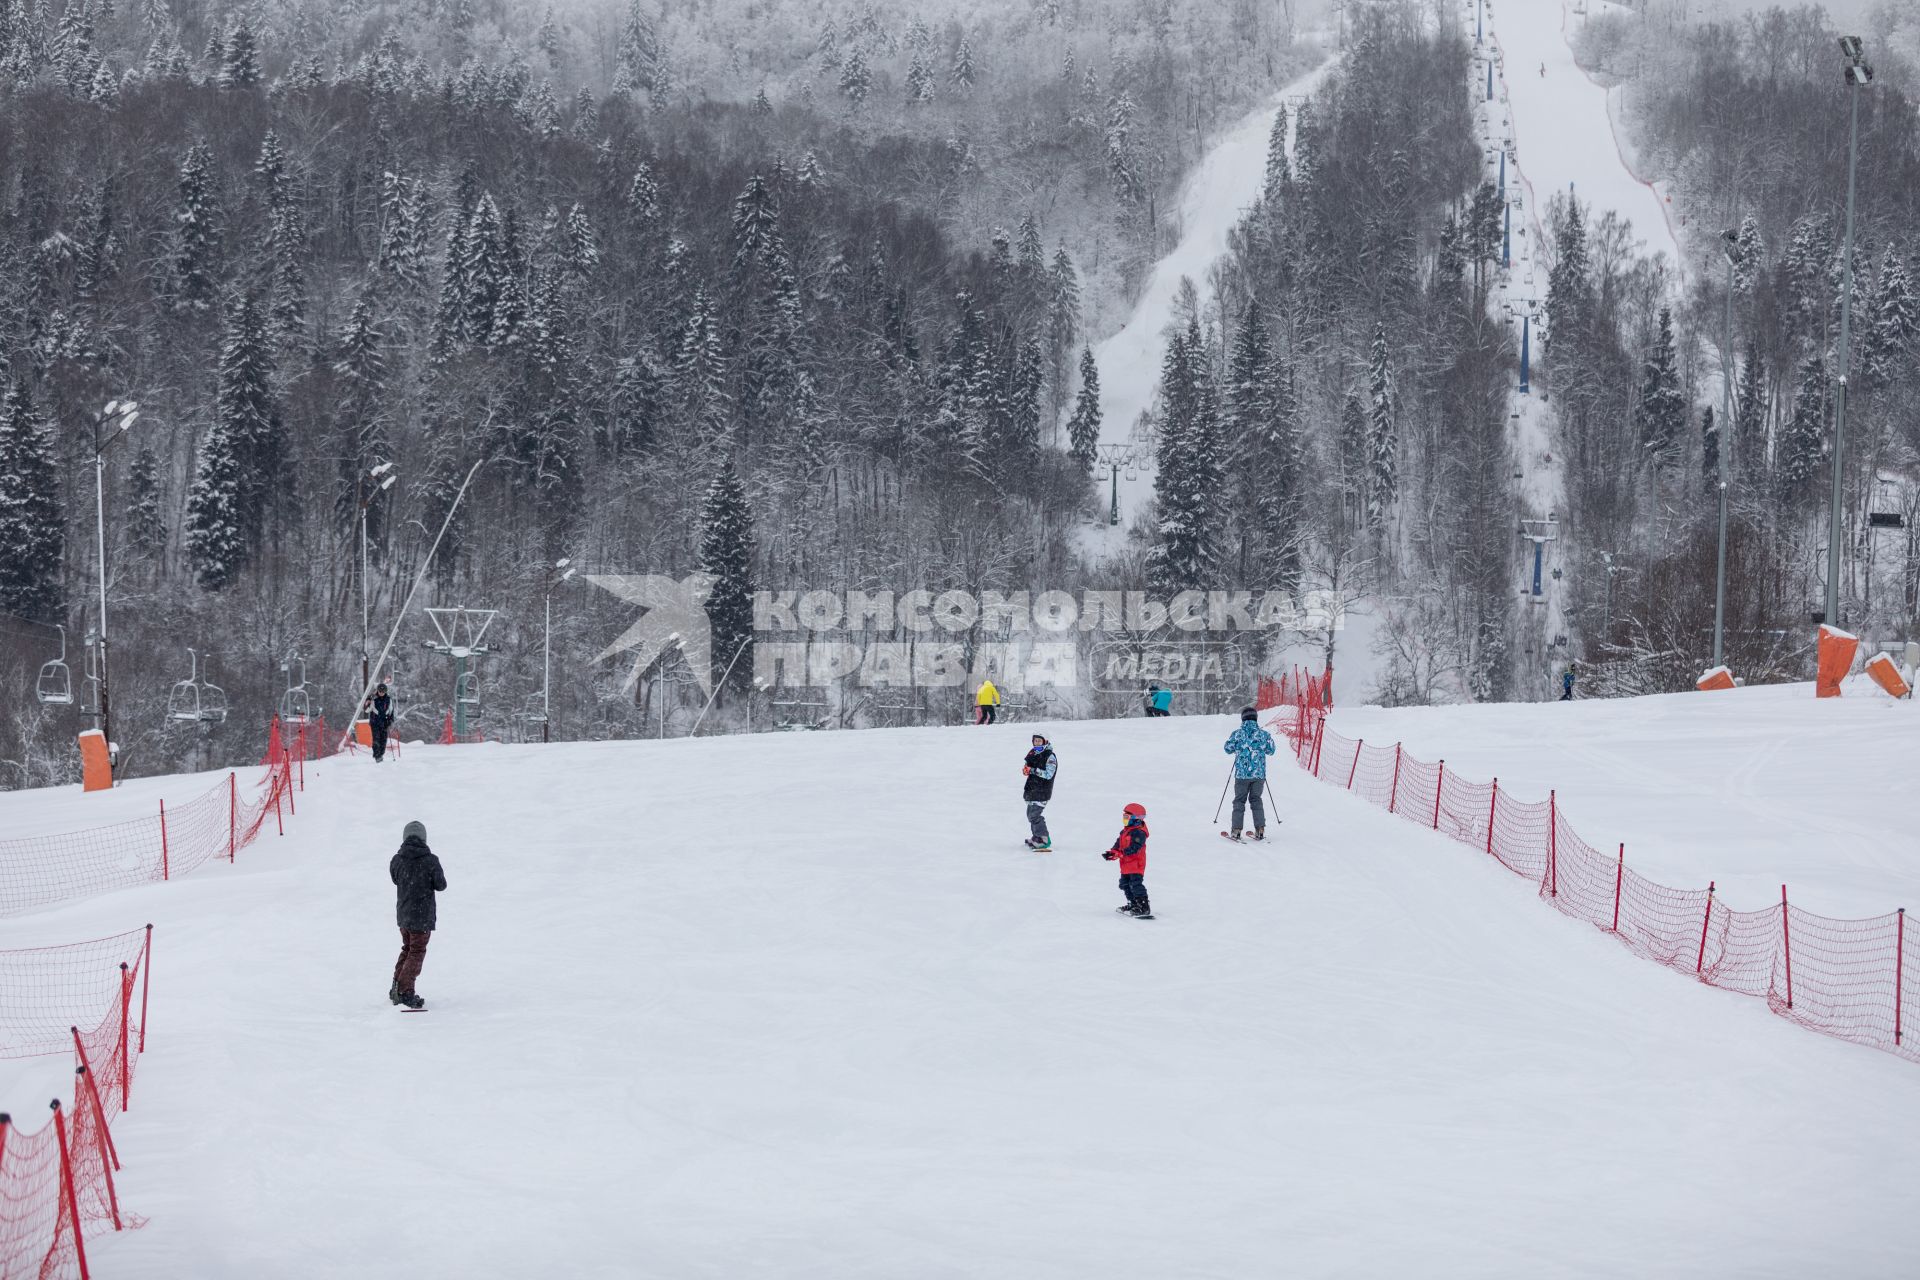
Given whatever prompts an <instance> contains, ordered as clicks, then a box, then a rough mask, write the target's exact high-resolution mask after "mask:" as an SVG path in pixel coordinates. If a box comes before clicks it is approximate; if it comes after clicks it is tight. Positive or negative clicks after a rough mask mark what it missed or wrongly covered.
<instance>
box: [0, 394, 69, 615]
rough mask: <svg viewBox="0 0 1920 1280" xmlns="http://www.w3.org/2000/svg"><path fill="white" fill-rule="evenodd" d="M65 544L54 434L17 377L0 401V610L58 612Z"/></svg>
mask: <svg viewBox="0 0 1920 1280" xmlns="http://www.w3.org/2000/svg"><path fill="white" fill-rule="evenodd" d="M65 549H66V521H65V517H64V515H63V513H62V511H61V506H60V476H59V472H58V471H57V470H56V469H55V467H54V449H53V440H52V438H51V436H50V435H49V433H48V431H47V428H46V425H45V424H44V423H42V422H41V421H40V418H39V415H38V414H36V413H35V412H34V408H33V398H32V395H31V394H30V393H29V391H28V390H27V384H26V381H25V380H24V379H21V378H16V379H14V381H13V384H12V386H11V387H10V388H9V389H8V391H7V397H6V402H5V404H4V405H0V613H13V614H18V615H20V616H21V617H23V618H31V619H34V620H35V621H41V622H49V621H53V620H55V619H56V618H58V617H59V616H60V611H61V592H60V564H61V558H62V556H63V555H64V553H65Z"/></svg>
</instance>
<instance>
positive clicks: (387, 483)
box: [380, 476, 400, 493]
mask: <svg viewBox="0 0 1920 1280" xmlns="http://www.w3.org/2000/svg"><path fill="white" fill-rule="evenodd" d="M399 478H400V477H399V476H388V477H387V478H386V479H384V480H382V481H381V482H380V492H382V493H385V492H386V491H387V490H389V489H391V488H393V482H394V481H396V480H398V479H399Z"/></svg>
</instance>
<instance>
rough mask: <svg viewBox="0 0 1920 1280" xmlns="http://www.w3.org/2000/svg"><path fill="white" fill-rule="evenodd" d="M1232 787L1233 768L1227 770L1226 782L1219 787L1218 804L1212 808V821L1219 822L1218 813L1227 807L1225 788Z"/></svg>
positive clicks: (1229, 767)
mask: <svg viewBox="0 0 1920 1280" xmlns="http://www.w3.org/2000/svg"><path fill="white" fill-rule="evenodd" d="M1232 785H1233V768H1232V766H1228V768H1227V780H1226V782H1225V783H1223V784H1222V785H1221V787H1220V803H1219V804H1217V805H1215V806H1213V820H1214V821H1215V822H1218V821H1220V811H1221V810H1222V809H1224V808H1226V807H1227V788H1229V787H1231V786H1232Z"/></svg>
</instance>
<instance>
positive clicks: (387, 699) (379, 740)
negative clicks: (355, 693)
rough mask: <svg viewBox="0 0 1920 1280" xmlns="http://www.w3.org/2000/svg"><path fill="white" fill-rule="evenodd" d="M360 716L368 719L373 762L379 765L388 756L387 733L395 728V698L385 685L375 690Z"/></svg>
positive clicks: (361, 710)
mask: <svg viewBox="0 0 1920 1280" xmlns="http://www.w3.org/2000/svg"><path fill="white" fill-rule="evenodd" d="M360 714H361V715H363V716H365V717H366V718H367V734H368V736H369V737H370V738H371V739H372V740H373V762H374V763H375V764H379V763H380V760H381V757H383V756H385V755H386V754H387V732H388V731H389V730H390V729H392V728H393V698H392V697H391V696H390V695H389V694H388V693H387V686H386V685H385V683H382V684H380V685H379V686H378V687H376V688H375V689H374V691H373V696H372V697H370V698H368V699H367V702H366V705H365V706H363V707H361V708H360Z"/></svg>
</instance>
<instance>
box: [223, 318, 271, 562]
mask: <svg viewBox="0 0 1920 1280" xmlns="http://www.w3.org/2000/svg"><path fill="white" fill-rule="evenodd" d="M213 412H214V417H215V418H216V419H217V420H218V422H219V424H220V428H221V431H222V433H223V434H224V436H225V438H226V442H227V447H228V448H230V449H231V451H232V453H233V458H234V465H235V467H236V469H237V472H236V474H237V487H236V492H235V501H234V504H233V507H232V511H233V514H234V516H235V518H236V520H237V522H238V526H239V532H240V535H241V537H242V538H244V539H245V540H246V541H247V543H248V544H249V546H251V545H253V544H254V543H255V542H256V541H257V539H258V538H259V536H260V534H261V532H262V531H263V530H264V529H265V527H266V516H267V511H268V509H269V507H270V506H272V505H273V504H274V500H275V498H276V497H277V496H278V492H279V488H280V484H281V479H282V470H283V466H284V462H285V458H286V441H285V440H284V439H282V438H281V432H280V407H279V403H278V401H277V400H276V398H275V396H274V393H273V358H272V356H271V354H270V343H269V339H268V335H267V323H266V318H265V317H264V316H263V315H262V314H261V311H260V305H259V303H257V302H256V301H255V300H254V299H253V297H252V296H251V295H242V296H241V297H239V298H238V299H237V300H236V301H235V302H234V303H233V305H232V306H231V307H230V308H229V309H228V313H227V324H226V328H225V331H224V332H223V333H222V335H221V340H220V368H219V378H218V385H217V387H216V389H215V392H214V409H213Z"/></svg>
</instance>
